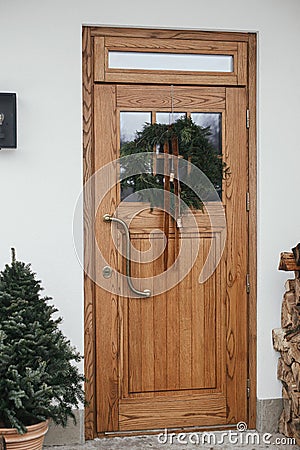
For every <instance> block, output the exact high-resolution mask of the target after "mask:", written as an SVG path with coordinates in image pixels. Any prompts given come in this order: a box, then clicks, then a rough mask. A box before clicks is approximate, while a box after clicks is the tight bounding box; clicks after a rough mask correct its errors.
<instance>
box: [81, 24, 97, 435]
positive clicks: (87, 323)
mask: <svg viewBox="0 0 300 450" xmlns="http://www.w3.org/2000/svg"><path fill="white" fill-rule="evenodd" d="M82 51H83V53H82V58H83V66H82V81H83V86H82V97H83V182H84V184H85V183H86V182H87V181H88V179H89V178H90V177H91V176H92V174H93V172H94V154H93V150H94V148H93V96H92V89H93V57H92V39H91V30H90V28H88V27H84V28H83V34H82ZM93 217H94V193H93V190H92V189H89V190H87V189H85V196H84V242H85V244H84V266H85V273H84V356H85V358H84V373H85V377H86V379H87V380H88V382H86V383H85V395H86V400H87V402H88V404H87V406H86V408H85V437H86V439H93V438H94V437H95V434H96V430H95V417H96V403H95V402H96V396H95V322H94V316H95V314H94V283H93V281H92V280H91V278H90V277H89V276H88V275H87V273H92V274H93V273H94V253H93V249H92V251H90V249H89V246H88V236H89V235H90V234H91V233H92V232H93V229H92V228H93V223H92V218H93Z"/></svg>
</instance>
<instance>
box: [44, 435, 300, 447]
mask: <svg viewBox="0 0 300 450" xmlns="http://www.w3.org/2000/svg"><path fill="white" fill-rule="evenodd" d="M231 433H232V434H230V432H228V433H227V436H224V433H222V432H216V433H211V436H204V434H203V433H191V434H184V435H176V436H175V435H174V436H171V435H168V437H166V436H165V435H160V436H159V438H158V435H153V436H135V437H122V438H120V437H115V438H104V439H95V440H93V441H87V442H86V443H85V444H82V445H79V444H77V445H66V446H48V447H44V450H46V449H47V450H123V449H124V450H125V449H126V450H127V449H130V450H147V449H151V450H179V449H180V450H185V449H186V450H192V449H210V450H214V449H225V450H229V449H232V450H239V449H248V450H253V449H270V450H272V449H274V450H275V449H278V450H284V449H286V450H296V449H297V450H299V448H300V447H299V446H298V445H296V444H295V445H292V444H291V441H288V438H286V437H284V436H282V435H281V434H274V435H271V434H267V433H265V434H258V433H256V432H255V431H250V430H248V431H245V432H243V433H236V432H231ZM204 438H205V439H206V440H205V443H204ZM208 439H210V441H208Z"/></svg>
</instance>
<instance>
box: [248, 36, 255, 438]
mask: <svg viewBox="0 0 300 450" xmlns="http://www.w3.org/2000/svg"><path fill="white" fill-rule="evenodd" d="M256 67H257V55H256V34H255V33H250V34H249V44H248V102H249V103H248V107H249V110H250V128H249V131H248V140H249V162H248V164H249V169H248V170H249V194H250V211H249V275H250V283H251V288H250V293H249V295H248V300H249V310H248V314H249V320H248V327H249V330H248V347H249V374H248V377H249V380H250V397H249V405H248V406H249V408H248V426H249V428H250V429H251V428H255V426H256V372H257V370H256V347H257V336H256V321H257V308H256V299H257V143H256V139H257V129H256V93H257V88H256Z"/></svg>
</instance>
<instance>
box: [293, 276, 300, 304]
mask: <svg viewBox="0 0 300 450" xmlns="http://www.w3.org/2000/svg"><path fill="white" fill-rule="evenodd" d="M294 286H295V302H296V305H300V279H299V278H295V285H294Z"/></svg>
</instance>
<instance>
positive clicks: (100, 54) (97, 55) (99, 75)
mask: <svg viewBox="0 0 300 450" xmlns="http://www.w3.org/2000/svg"><path fill="white" fill-rule="evenodd" d="M94 79H95V80H98V81H104V79H105V46H104V37H97V38H94Z"/></svg>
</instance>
